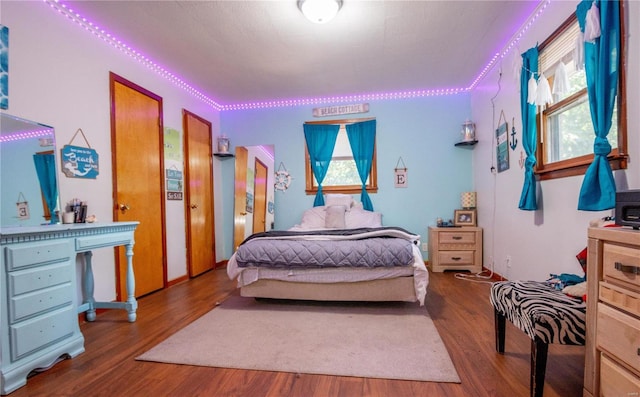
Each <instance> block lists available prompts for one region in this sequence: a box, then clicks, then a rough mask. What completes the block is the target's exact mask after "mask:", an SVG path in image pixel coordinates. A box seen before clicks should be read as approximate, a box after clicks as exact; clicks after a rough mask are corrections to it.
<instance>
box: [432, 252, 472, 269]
mask: <svg viewBox="0 0 640 397" xmlns="http://www.w3.org/2000/svg"><path fill="white" fill-rule="evenodd" d="M473 257H474V251H440V252H438V261H439V263H440V265H448V266H449V265H453V266H456V265H458V266H467V265H473V264H474V263H473Z"/></svg>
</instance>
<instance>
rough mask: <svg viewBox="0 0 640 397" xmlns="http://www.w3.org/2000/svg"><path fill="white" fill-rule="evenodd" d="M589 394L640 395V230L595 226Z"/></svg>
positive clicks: (590, 285)
mask: <svg viewBox="0 0 640 397" xmlns="http://www.w3.org/2000/svg"><path fill="white" fill-rule="evenodd" d="M588 237H589V239H588V259H587V261H588V264H587V342H586V357H585V374H584V392H583V395H584V396H640V231H638V230H632V229H628V228H589V232H588Z"/></svg>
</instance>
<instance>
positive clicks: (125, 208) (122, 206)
mask: <svg viewBox="0 0 640 397" xmlns="http://www.w3.org/2000/svg"><path fill="white" fill-rule="evenodd" d="M116 206H117V207H118V209H119V210H120V212H122V213H123V214H124V213H125V212H127V211H129V209H130V208H129V206H128V205H127V204H116Z"/></svg>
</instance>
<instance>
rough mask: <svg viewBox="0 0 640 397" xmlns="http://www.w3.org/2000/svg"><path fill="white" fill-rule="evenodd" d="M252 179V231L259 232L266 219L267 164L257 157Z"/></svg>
mask: <svg viewBox="0 0 640 397" xmlns="http://www.w3.org/2000/svg"><path fill="white" fill-rule="evenodd" d="M253 181H254V182H253V232H254V233H260V232H264V231H265V230H266V221H267V166H266V165H265V164H264V163H263V162H262V161H260V160H258V158H257V157H256V162H255V178H254V180H253Z"/></svg>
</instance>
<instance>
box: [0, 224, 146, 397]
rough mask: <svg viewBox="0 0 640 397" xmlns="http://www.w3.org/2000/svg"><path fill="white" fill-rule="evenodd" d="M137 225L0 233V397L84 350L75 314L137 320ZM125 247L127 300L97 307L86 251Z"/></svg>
mask: <svg viewBox="0 0 640 397" xmlns="http://www.w3.org/2000/svg"><path fill="white" fill-rule="evenodd" d="M137 225H138V222H116V223H105V224H70V225H47V226H35V227H14V228H2V229H0V247H1V251H0V263H1V264H2V269H1V271H0V290H1V293H0V331H1V334H0V335H1V338H0V339H1V341H0V394H3V395H4V394H8V393H10V392H12V391H13V390H15V389H17V388H18V387H20V386H23V385H24V384H25V383H26V378H27V375H28V374H29V373H30V372H31V371H33V370H34V369H39V368H47V367H49V366H51V365H52V364H54V363H55V362H56V361H57V360H58V359H60V358H67V357H75V356H77V355H78V354H80V353H82V352H83V351H84V338H83V336H82V333H81V332H80V327H79V324H78V313H82V312H85V311H86V312H87V319H88V320H90V321H92V320H94V319H95V309H96V308H100V307H105V308H119V309H125V310H127V312H128V318H129V321H135V316H136V314H135V313H136V309H137V302H136V300H135V297H134V286H135V282H134V278H133V265H132V256H133V243H134V240H133V232H134V230H135V228H136V226H137ZM119 245H124V246H125V247H126V255H127V261H128V272H127V275H126V276H127V295H128V297H127V301H126V302H95V300H94V299H93V272H92V270H91V250H92V249H95V248H100V247H109V246H119ZM78 253H82V254H83V255H84V261H85V269H84V272H83V273H84V275H85V277H84V278H85V279H84V280H83V282H82V284H83V292H84V293H83V295H84V299H83V302H81V303H78V302H77V298H76V296H77V291H78V288H79V284H78V281H77V280H76V255H77V254H78Z"/></svg>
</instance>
